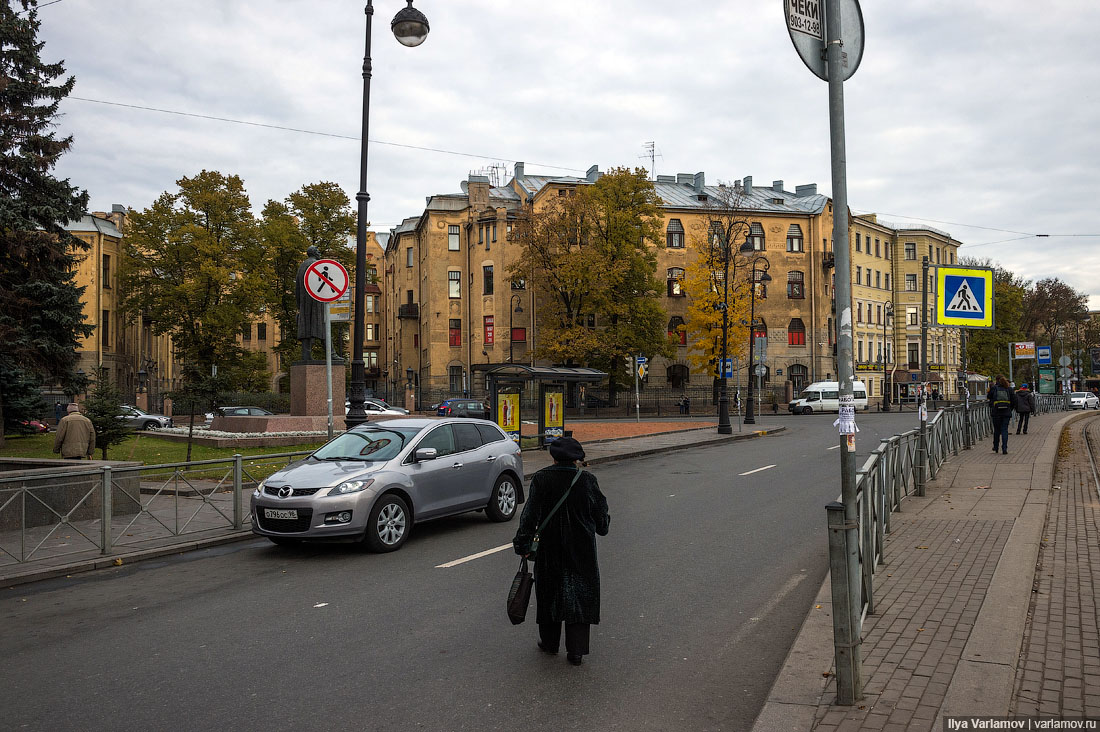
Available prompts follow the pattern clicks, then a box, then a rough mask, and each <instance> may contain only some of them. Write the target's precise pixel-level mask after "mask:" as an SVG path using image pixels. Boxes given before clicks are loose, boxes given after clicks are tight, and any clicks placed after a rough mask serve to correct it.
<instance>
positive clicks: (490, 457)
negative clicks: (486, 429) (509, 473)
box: [485, 455, 497, 463]
mask: <svg viewBox="0 0 1100 732" xmlns="http://www.w3.org/2000/svg"><path fill="white" fill-rule="evenodd" d="M496 459H497V456H496V455H490V456H489V457H487V458H485V462H487V463H491V462H493V461H494V460H496Z"/></svg>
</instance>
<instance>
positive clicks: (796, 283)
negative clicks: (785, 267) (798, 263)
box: [787, 271, 806, 300]
mask: <svg viewBox="0 0 1100 732" xmlns="http://www.w3.org/2000/svg"><path fill="white" fill-rule="evenodd" d="M803 285H804V278H803V275H802V273H801V272H798V271H793V272H788V273H787V297H789V298H790V299H792V300H802V299H803V298H805V297H806V290H805V289H804V287H803Z"/></svg>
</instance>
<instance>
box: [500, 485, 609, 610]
mask: <svg viewBox="0 0 1100 732" xmlns="http://www.w3.org/2000/svg"><path fill="white" fill-rule="evenodd" d="M576 472H577V469H576V468H574V467H572V466H568V465H551V466H550V467H547V468H543V469H542V470H540V471H538V472H537V473H535V475H534V476H533V477H532V479H531V491H530V493H531V494H530V496H529V497H528V499H527V504H526V505H525V506H524V507H523V514H522V515H521V516H520V520H519V530H518V531H517V532H516V538H515V539H514V540H513V542H512V545H513V546H514V547H515V550H516V553H517V554H523V553H524V552H526V551H527V547H529V546H530V544H531V539H532V537H534V535H535V529H536V527H539V526H540V524H541V523H542V518H543V516H546V515H547V514H549V513H550V511H551V510H552V509H553V508H554V505H555V504H556V503H557V502H558V499H560V498H561V496H562V493H564V492H565V491H566V490H568V489H569V483H570V481H572V480H573V476H574V474H575V473H576ZM610 523H611V517H610V515H609V514H608V513H607V499H606V498H604V495H603V493H601V492H600V484H599V483H598V482H597V481H596V476H594V475H592V474H591V473H589V472H586V471H582V472H581V476H580V478H579V479H578V480H577V483H576V485H574V486H573V489H572V490H571V491H570V493H569V498H567V499H566V501H565V503H563V504H562V506H561V508H559V509H558V511H557V513H555V514H554V515H553V516H552V517H550V521H549V523H548V524H547V525H546V526H545V527H542V528H540V530H539V548H538V552H537V553H536V554H535V599H536V601H537V605H538V614H537V621H536V622H539V623H553V622H560V621H564V622H566V623H590V624H596V623H599V622H600V567H599V564H598V563H597V561H596V534H599V535H600V536H607V529H608V526H609V525H610Z"/></svg>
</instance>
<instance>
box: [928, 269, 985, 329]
mask: <svg viewBox="0 0 1100 732" xmlns="http://www.w3.org/2000/svg"><path fill="white" fill-rule="evenodd" d="M935 277H936V325H947V326H954V327H956V328H992V327H993V270H992V269H989V268H988V267H936V275H935Z"/></svg>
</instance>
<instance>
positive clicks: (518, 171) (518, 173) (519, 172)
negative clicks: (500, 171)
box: [514, 163, 523, 178]
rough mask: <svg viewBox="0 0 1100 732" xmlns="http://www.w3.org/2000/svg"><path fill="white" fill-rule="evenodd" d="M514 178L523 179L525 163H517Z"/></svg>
mask: <svg viewBox="0 0 1100 732" xmlns="http://www.w3.org/2000/svg"><path fill="white" fill-rule="evenodd" d="M514 176H515V177H516V178H522V177H523V163H516V168H515V174H514Z"/></svg>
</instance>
